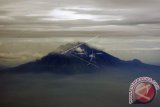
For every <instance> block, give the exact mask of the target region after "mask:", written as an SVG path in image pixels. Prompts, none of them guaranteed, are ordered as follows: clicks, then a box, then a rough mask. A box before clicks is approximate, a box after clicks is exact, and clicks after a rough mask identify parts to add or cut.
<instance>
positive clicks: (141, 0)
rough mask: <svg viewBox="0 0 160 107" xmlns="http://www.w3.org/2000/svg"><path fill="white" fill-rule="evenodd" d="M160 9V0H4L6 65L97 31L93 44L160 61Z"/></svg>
mask: <svg viewBox="0 0 160 107" xmlns="http://www.w3.org/2000/svg"><path fill="white" fill-rule="evenodd" d="M159 12H160V0H0V59H1V61H0V64H1V63H2V64H4V63H5V64H13V63H15V64H16V63H22V62H26V61H29V60H33V59H36V58H39V57H41V56H43V55H45V54H47V53H48V52H50V51H53V50H55V49H56V48H57V47H58V46H59V45H61V44H65V43H67V42H73V41H85V40H87V39H89V38H91V37H94V36H96V35H99V36H101V37H100V38H97V39H96V40H93V41H92V42H91V43H89V44H91V45H95V44H96V46H97V47H99V48H101V49H104V50H105V51H107V52H109V53H111V54H113V55H116V56H118V57H120V58H122V59H125V60H128V59H133V58H139V59H141V60H142V61H144V62H147V63H154V64H160V57H159V53H160V36H159V34H160V30H159V29H160V13H159ZM94 42H96V43H94ZM39 46H41V48H39ZM144 53H145V54H144Z"/></svg>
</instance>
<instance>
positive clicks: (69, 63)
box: [5, 43, 160, 74]
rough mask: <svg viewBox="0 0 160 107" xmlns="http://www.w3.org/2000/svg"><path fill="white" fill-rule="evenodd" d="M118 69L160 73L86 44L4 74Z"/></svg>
mask: <svg viewBox="0 0 160 107" xmlns="http://www.w3.org/2000/svg"><path fill="white" fill-rule="evenodd" d="M111 69H117V70H118V69H120V70H121V71H124V70H127V71H133V70H134V71H144V72H146V71H157V72H158V71H160V66H155V65H149V64H145V63H143V62H141V61H140V60H138V59H133V60H130V61H124V60H121V59H119V58H117V57H114V56H112V55H110V54H108V53H106V52H104V51H102V50H99V49H96V48H93V47H91V46H89V45H88V44H86V43H69V44H65V45H62V46H60V47H59V48H58V49H57V50H56V51H54V52H51V53H49V54H48V55H46V56H44V57H42V58H41V59H39V60H36V61H32V62H29V63H26V64H22V65H19V66H17V67H14V68H10V69H8V70H6V71H5V72H12V73H44V72H50V73H55V74H77V73H94V72H102V71H108V72H109V71H111Z"/></svg>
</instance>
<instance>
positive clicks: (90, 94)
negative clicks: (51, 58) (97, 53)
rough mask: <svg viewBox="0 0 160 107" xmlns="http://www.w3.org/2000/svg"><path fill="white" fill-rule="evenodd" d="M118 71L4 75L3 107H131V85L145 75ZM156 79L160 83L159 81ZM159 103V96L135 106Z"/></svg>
mask: <svg viewBox="0 0 160 107" xmlns="http://www.w3.org/2000/svg"><path fill="white" fill-rule="evenodd" d="M118 72H122V71H111V72H110V73H108V72H101V73H93V74H76V75H55V74H52V73H41V74H31V73H30V74H29V73H28V74H3V75H1V76H0V95H1V96H0V107H129V106H130V105H129V104H128V92H129V86H130V83H131V82H132V81H133V80H134V79H136V78H138V77H140V76H144V75H141V74H136V75H135V74H132V73H126V74H124V73H123V74H122V73H118ZM123 72H124V71H123ZM155 78H156V77H155ZM155 78H154V79H155ZM155 80H156V81H157V82H158V83H160V79H157V78H156V79H155ZM158 94H159V93H158ZM159 100H160V96H159V95H157V97H156V98H155V100H154V101H153V102H152V103H150V104H148V105H134V106H136V107H144V106H145V107H151V106H153V107H159V102H158V101H159Z"/></svg>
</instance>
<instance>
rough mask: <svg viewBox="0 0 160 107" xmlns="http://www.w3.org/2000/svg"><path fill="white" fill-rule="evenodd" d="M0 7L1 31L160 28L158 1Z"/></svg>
mask: <svg viewBox="0 0 160 107" xmlns="http://www.w3.org/2000/svg"><path fill="white" fill-rule="evenodd" d="M0 3H1V4H0V24H1V25H4V27H0V30H22V31H23V30H28V31H30V30H31V31H43V30H44V31H55V30H66V28H69V29H70V28H76V27H78V28H79V29H78V30H81V29H80V28H81V27H96V26H101V27H103V26H109V25H116V26H119V25H121V26H139V25H142V24H143V25H145V26H149V25H153V24H157V25H158V26H160V14H159V11H160V8H159V4H160V1H159V0H136V1H135V0H134V1H133V0H121V1H119V0H98V1H97V0H85V1H80V0H71V1H67V0H59V1H58V0H46V1H43V0H39V1H33V0H28V1H25V0H21V1H20V0H15V1H14V2H13V1H10V0H7V1H4V0H2V1H1V2H0ZM76 29H77V28H76Z"/></svg>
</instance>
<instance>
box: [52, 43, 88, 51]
mask: <svg viewBox="0 0 160 107" xmlns="http://www.w3.org/2000/svg"><path fill="white" fill-rule="evenodd" d="M82 46H85V47H88V48H89V46H88V45H87V44H86V43H83V42H73V43H67V44H64V45H60V46H59V47H58V48H57V49H56V50H55V51H54V52H53V53H66V52H68V51H71V50H76V49H78V48H79V47H82Z"/></svg>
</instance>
